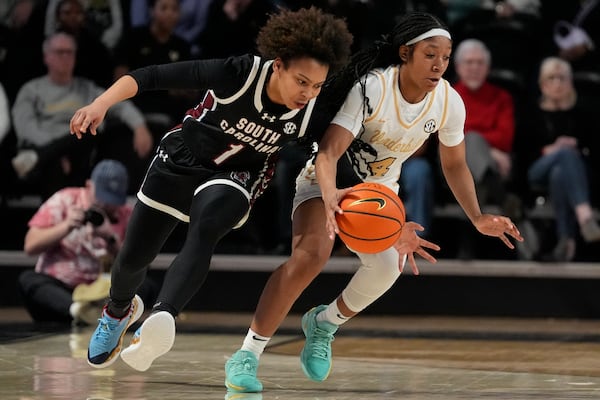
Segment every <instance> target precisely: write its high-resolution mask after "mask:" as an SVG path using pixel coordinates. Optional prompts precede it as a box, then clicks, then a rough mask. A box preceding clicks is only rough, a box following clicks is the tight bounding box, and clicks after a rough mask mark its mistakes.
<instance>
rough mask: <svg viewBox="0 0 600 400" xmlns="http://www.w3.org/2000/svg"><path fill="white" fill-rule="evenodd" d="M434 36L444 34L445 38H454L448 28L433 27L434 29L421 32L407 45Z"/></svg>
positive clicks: (407, 43)
mask: <svg viewBox="0 0 600 400" xmlns="http://www.w3.org/2000/svg"><path fill="white" fill-rule="evenodd" d="M434 36H443V37H445V38H448V39H450V40H452V38H451V37H450V32H448V31H447V30H445V29H441V28H433V29H430V30H428V31H427V32H425V33H422V34H420V35H419V36H417V37H416V38H414V39H411V40H409V41H408V42H406V45H407V46H410V45H411V44H415V43H417V42H419V41H421V40H423V39H429V38H430V37H434Z"/></svg>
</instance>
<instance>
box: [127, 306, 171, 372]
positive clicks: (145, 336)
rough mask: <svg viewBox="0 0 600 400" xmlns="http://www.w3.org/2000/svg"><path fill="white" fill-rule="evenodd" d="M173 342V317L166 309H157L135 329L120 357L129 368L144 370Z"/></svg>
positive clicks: (166, 350) (169, 347)
mask: <svg viewBox="0 0 600 400" xmlns="http://www.w3.org/2000/svg"><path fill="white" fill-rule="evenodd" d="M174 342H175V318H173V316H172V315H171V314H169V313H168V312H166V311H159V312H157V313H155V314H152V315H150V316H149V317H148V318H147V319H146V321H144V323H143V324H142V326H140V327H139V328H138V329H137V330H136V331H135V333H134V334H133V338H132V339H131V344H130V345H129V347H128V348H126V349H125V350H123V351H122V352H121V358H122V359H123V361H125V363H126V364H127V365H129V366H130V367H131V368H133V369H135V370H138V371H146V370H147V369H148V368H150V365H152V362H154V360H156V359H157V358H158V357H160V356H162V355H163V354H165V353H166V352H168V351H169V350H171V347H173V343H174Z"/></svg>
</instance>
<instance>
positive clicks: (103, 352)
mask: <svg viewBox="0 0 600 400" xmlns="http://www.w3.org/2000/svg"><path fill="white" fill-rule="evenodd" d="M143 312H144V303H143V302H142V299H141V298H140V297H139V296H138V295H136V296H135V297H134V298H133V300H132V301H131V306H130V307H129V312H128V313H127V314H125V316H124V317H123V318H121V319H118V318H113V317H111V316H110V315H108V313H107V312H106V306H105V307H104V309H103V310H102V317H101V318H100V319H99V320H98V327H97V328H96V330H95V331H94V333H93V334H92V337H91V339H90V344H89V346H88V355H87V358H88V364H89V365H91V366H92V367H94V368H105V367H108V366H109V365H111V364H112V363H114V362H115V361H116V360H117V358H118V356H119V354H120V353H121V348H122V346H123V337H124V336H125V332H126V331H127V328H129V327H130V326H131V324H133V323H134V322H135V321H137V320H138V319H139V318H140V317H141V315H142V313H143Z"/></svg>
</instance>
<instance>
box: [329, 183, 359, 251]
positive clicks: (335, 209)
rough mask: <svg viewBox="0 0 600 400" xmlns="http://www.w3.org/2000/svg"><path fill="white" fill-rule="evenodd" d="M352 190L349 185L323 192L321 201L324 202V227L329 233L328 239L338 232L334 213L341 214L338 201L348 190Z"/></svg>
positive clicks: (333, 237)
mask: <svg viewBox="0 0 600 400" xmlns="http://www.w3.org/2000/svg"><path fill="white" fill-rule="evenodd" d="M351 190H352V188H351V187H349V188H345V189H336V190H335V191H331V192H329V193H323V203H324V204H325V217H326V222H325V227H326V229H327V232H328V234H329V239H331V240H333V239H335V235H336V234H337V233H339V232H340V230H339V228H338V225H337V221H336V219H335V214H336V213H337V214H343V213H344V212H343V211H342V208H341V207H340V201H342V199H343V198H344V196H346V194H347V193H348V192H350V191H351Z"/></svg>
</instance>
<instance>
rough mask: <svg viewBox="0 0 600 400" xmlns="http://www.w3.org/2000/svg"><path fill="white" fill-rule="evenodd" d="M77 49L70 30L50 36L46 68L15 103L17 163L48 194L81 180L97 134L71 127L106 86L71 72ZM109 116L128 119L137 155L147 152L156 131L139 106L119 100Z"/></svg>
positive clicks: (24, 176) (38, 189)
mask: <svg viewBox="0 0 600 400" xmlns="http://www.w3.org/2000/svg"><path fill="white" fill-rule="evenodd" d="M76 50H77V48H76V45H75V41H74V39H73V37H72V36H70V35H68V34H66V33H56V34H54V35H52V36H50V37H49V38H47V39H46V40H45V41H44V45H43V51H44V62H45V64H46V66H47V68H48V73H47V74H46V75H44V76H42V77H39V78H35V79H33V80H31V81H29V82H27V83H26V84H25V85H23V87H22V88H21V89H20V91H19V93H18V95H17V99H16V101H15V104H14V105H13V108H12V116H13V121H14V128H15V133H16V136H17V140H18V148H19V153H18V154H17V156H16V157H15V158H13V160H12V164H13V167H14V168H15V171H16V173H17V175H18V176H19V177H20V178H21V179H24V180H26V181H27V182H28V183H29V184H30V185H32V186H33V189H34V191H36V192H37V193H38V194H40V195H41V196H42V197H43V198H44V199H45V198H47V197H48V196H50V195H52V194H53V193H54V192H56V191H57V190H58V189H60V188H63V187H66V186H81V185H82V184H83V183H84V182H85V180H86V177H87V176H89V172H90V168H91V162H90V157H91V155H92V150H93V147H94V145H95V142H96V140H97V139H96V138H94V137H91V136H90V138H91V139H86V140H84V141H80V140H77V139H76V138H75V137H74V136H72V135H71V134H70V133H69V131H70V128H69V122H70V118H71V116H72V115H73V113H74V112H75V111H76V110H77V109H79V108H80V107H82V106H83V105H85V104H87V103H89V102H90V101H92V100H93V99H95V98H96V97H97V96H98V95H99V94H100V93H102V91H103V89H102V88H100V87H99V86H96V85H95V84H94V83H93V82H92V81H90V80H87V79H84V78H80V77H76V76H73V69H74V67H75V52H76ZM109 117H111V118H116V119H118V120H119V121H121V122H122V123H123V124H125V125H127V126H128V127H129V128H130V129H131V130H132V131H133V132H134V134H133V137H134V138H133V148H134V149H135V150H136V152H137V153H138V155H139V157H146V156H148V154H149V152H150V151H151V150H152V145H153V143H152V136H151V135H150V132H149V131H148V128H147V127H146V124H145V122H144V118H143V116H142V114H141V113H140V112H139V111H138V110H137V109H136V108H135V106H133V104H132V103H131V102H122V103H119V104H117V105H115V106H114V107H112V108H111V109H110V110H109ZM101 137H102V136H100V138H101Z"/></svg>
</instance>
